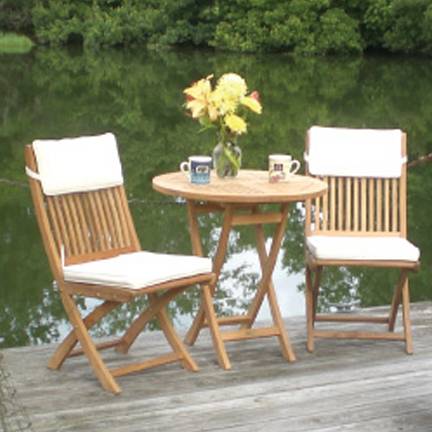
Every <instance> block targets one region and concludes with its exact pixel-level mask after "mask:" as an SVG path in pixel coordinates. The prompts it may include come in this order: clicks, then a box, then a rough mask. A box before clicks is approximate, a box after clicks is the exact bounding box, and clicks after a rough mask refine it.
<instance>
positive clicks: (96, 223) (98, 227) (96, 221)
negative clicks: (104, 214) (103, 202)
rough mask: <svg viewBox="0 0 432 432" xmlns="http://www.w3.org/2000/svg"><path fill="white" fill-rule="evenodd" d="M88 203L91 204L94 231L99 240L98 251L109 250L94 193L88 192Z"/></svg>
mask: <svg viewBox="0 0 432 432" xmlns="http://www.w3.org/2000/svg"><path fill="white" fill-rule="evenodd" d="M88 202H89V204H90V214H91V217H92V225H93V230H94V235H95V238H96V240H97V250H106V249H108V244H107V242H106V238H105V236H104V231H103V229H102V224H101V219H100V217H99V211H98V206H97V204H96V199H95V196H94V194H93V193H92V192H88Z"/></svg>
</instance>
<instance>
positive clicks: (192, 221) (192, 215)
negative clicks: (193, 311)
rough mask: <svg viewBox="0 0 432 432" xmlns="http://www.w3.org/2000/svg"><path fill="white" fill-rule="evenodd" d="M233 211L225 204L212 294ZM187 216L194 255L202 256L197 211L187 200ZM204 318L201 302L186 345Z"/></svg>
mask: <svg viewBox="0 0 432 432" xmlns="http://www.w3.org/2000/svg"><path fill="white" fill-rule="evenodd" d="M233 212H234V209H233V207H232V206H227V207H226V208H225V211H224V217H223V225H222V231H221V234H220V237H219V242H218V247H217V250H216V255H215V257H214V259H213V272H214V273H215V274H216V281H215V283H214V284H213V286H212V290H211V293H210V294H211V295H212V296H213V295H214V291H215V287H216V283H217V280H218V279H219V275H220V272H221V269H222V266H223V264H224V261H225V254H226V250H227V246H228V239H229V233H230V231H231V226H232V218H233ZM188 217H189V228H190V234H191V240H192V249H193V252H194V254H196V255H200V256H202V246H201V239H200V234H199V227H198V221H197V213H196V209H195V204H194V203H193V202H192V201H188ZM204 318H205V309H204V305H203V304H201V305H200V308H199V310H198V313H197V315H196V317H195V319H194V321H193V323H192V326H191V327H190V329H189V331H188V332H187V334H186V337H185V342H186V343H187V344H188V345H193V344H194V343H195V341H196V339H197V337H198V334H199V332H200V330H201V328H202V327H203V324H204ZM209 324H210V323H209ZM212 327H213V331H215V329H214V326H211V327H210V329H211V330H212Z"/></svg>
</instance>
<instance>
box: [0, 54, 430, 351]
mask: <svg viewBox="0 0 432 432" xmlns="http://www.w3.org/2000/svg"><path fill="white" fill-rule="evenodd" d="M231 71H232V72H237V73H239V74H241V75H242V76H243V77H245V79H246V80H247V82H248V84H249V87H250V90H254V89H257V90H259V91H260V93H261V97H262V103H263V106H264V111H263V114H262V115H261V116H254V117H253V118H251V119H250V128H249V133H248V134H247V135H246V136H244V137H243V138H242V139H241V141H240V144H241V147H242V149H243V166H244V167H246V168H260V169H265V168H266V163H267V156H268V154H270V153H291V154H293V155H294V157H296V158H297V159H300V160H302V154H303V147H304V136H305V132H306V130H307V129H308V128H309V127H310V126H311V125H314V124H319V125H323V126H346V127H371V128H375V127H376V128H387V127H388V128H401V129H403V130H405V131H406V132H407V134H408V151H409V160H413V159H416V158H417V157H419V156H420V155H423V154H428V153H431V152H432V134H431V131H432V61H431V60H427V59H415V58H389V57H387V58H381V57H370V58H367V57H366V58H361V57H360V58H353V59H352V58H348V59H320V58H312V59H292V58H291V57H289V56H285V55H280V54H278V55H234V54H214V53H213V52H210V51H163V52H158V53H148V52H146V51H133V52H132V51H129V52H124V51H106V52H102V53H99V54H97V55H96V54H93V53H83V52H68V51H54V50H42V49H40V50H36V51H33V52H32V53H31V54H29V55H20V56H15V55H0V226H1V231H0V347H9V346H19V345H29V344H37V343H44V342H49V341H54V340H57V339H58V338H59V337H60V336H61V335H63V334H64V332H65V331H67V330H68V328H69V327H68V325H67V322H66V320H65V314H64V312H63V308H62V305H61V302H60V300H59V297H58V295H57V293H56V292H55V291H54V290H53V289H52V286H51V275H50V272H49V269H48V265H47V261H46V258H45V254H44V252H43V249H42V245H41V241H40V235H39V232H38V230H37V226H36V223H35V218H34V213H33V207H32V203H31V200H30V194H29V190H28V188H27V183H26V178H25V176H24V162H23V146H24V144H26V143H29V142H31V141H32V140H34V139H36V138H60V137H66V136H79V135H86V134H98V133H103V132H106V131H111V132H113V133H115V135H116V136H117V138H118V142H119V147H120V153H121V158H122V162H123V168H124V173H125V178H126V187H127V191H128V197H129V200H130V203H131V208H132V212H133V216H134V220H135V223H136V227H137V230H138V234H139V237H140V239H141V242H142V246H143V248H145V249H148V250H153V251H161V252H162V251H163V252H173V253H189V252H190V250H191V247H190V242H189V235H188V231H187V228H186V227H187V221H186V209H185V207H184V205H183V203H181V202H179V201H178V200H177V201H176V200H173V199H170V198H168V197H165V196H162V195H160V194H157V193H156V192H154V191H152V188H151V180H152V177H153V176H155V175H157V174H160V173H163V172H168V171H173V170H177V169H178V164H179V162H180V161H183V160H185V159H186V158H187V156H188V155H191V154H197V153H198V154H210V153H211V150H212V148H213V147H214V145H215V144H216V142H215V136H214V134H213V133H211V132H206V133H198V124H197V123H196V122H194V121H192V120H191V119H190V118H188V117H187V116H186V115H185V112H184V109H183V107H182V104H183V102H184V100H183V95H182V90H183V89H184V88H185V87H186V86H188V85H189V84H190V83H191V82H192V81H194V80H197V79H199V78H201V77H203V76H207V75H209V74H211V73H214V74H215V75H216V76H219V75H221V74H223V73H225V72H231ZM83 157H85V155H83ZM431 191H432V165H428V164H423V165H419V166H416V167H414V168H412V169H410V170H409V181H408V219H409V238H410V240H411V241H413V242H414V243H415V244H416V245H418V246H419V247H420V249H421V252H422V267H421V270H420V271H419V272H418V273H416V274H414V275H412V277H411V297H412V301H421V300H426V299H429V300H431V299H432V290H431V280H432V271H431V268H432V267H431V264H432V240H431V233H432V219H431V217H430V215H431V213H432V200H431V198H430V196H431ZM200 223H201V228H202V236H203V239H204V246H205V250H206V251H207V253H209V254H210V255H211V254H212V253H213V252H214V250H215V247H216V239H217V234H218V230H219V226H220V219H219V217H216V216H214V217H211V218H208V217H207V218H205V217H204V218H202V219H201V221H200ZM267 234H268V235H269V236H270V235H271V230H269V231H267ZM303 268H304V263H303V209H302V207H301V206H297V207H296V208H294V209H293V211H292V212H291V215H290V219H289V228H288V230H287V234H286V237H285V240H284V243H283V247H282V250H281V253H280V257H279V260H278V263H277V268H276V272H275V275H274V282H275V285H276V289H277V293H278V298H279V301H280V304H281V309H282V313H283V315H284V316H289V315H297V314H303V313H304V301H303V289H304V282H303ZM258 271H259V267H258V261H257V258H256V255H255V253H254V233H253V231H252V229H248V228H242V229H240V230H239V231H238V232H237V231H236V232H235V233H233V234H232V236H231V238H230V248H229V252H228V260H227V264H226V266H225V267H224V269H223V274H222V282H221V290H220V295H219V296H218V303H217V304H218V308H219V310H220V311H221V312H222V313H232V312H234V311H238V310H242V309H244V308H245V307H246V305H247V299H248V298H250V297H251V295H253V292H254V289H255V282H256V281H257V279H258V276H259V273H258ZM396 276H397V274H396V273H395V272H394V271H382V270H374V271H371V270H368V271H366V270H364V269H360V268H357V269H342V270H341V271H339V270H332V271H329V272H328V273H326V274H325V277H324V280H323V293H324V295H323V296H322V303H321V304H320V307H321V308H328V307H329V304H331V303H334V302H336V303H337V302H341V301H344V299H347V298H348V299H349V300H358V301H360V302H361V305H362V306H370V305H379V304H388V303H389V302H390V301H391V292H392V284H393V283H394V282H395V280H396ZM94 304H95V303H94V302H87V303H85V302H83V301H82V302H81V308H82V309H87V310H89V309H91V308H92V307H94ZM198 304H199V293H198V291H197V290H195V289H192V290H189V292H188V293H187V294H185V295H183V296H182V297H179V298H178V299H177V301H176V302H174V303H173V304H172V305H171V307H170V312H171V314H172V316H173V318H174V320H175V321H176V323H177V324H178V325H179V326H181V327H183V328H185V327H187V325H188V323H190V321H191V317H192V316H193V313H194V311H196V309H197V307H198ZM141 307H142V303H139V302H138V303H136V304H134V305H133V306H131V307H128V308H121V309H119V310H118V311H116V313H115V314H113V315H112V316H110V317H109V318H108V319H107V321H106V322H105V323H104V324H103V325H102V326H100V327H98V328H97V329H96V330H95V333H96V334H98V335H106V334H114V333H118V332H120V331H121V330H122V329H123V328H124V327H125V325H127V323H128V322H130V320H131V319H132V317H133V315H134V314H135V313H137V311H139V309H140V308H141ZM266 316H268V312H267V311H266V310H265V308H264V310H263V312H262V313H261V315H260V317H261V318H266Z"/></svg>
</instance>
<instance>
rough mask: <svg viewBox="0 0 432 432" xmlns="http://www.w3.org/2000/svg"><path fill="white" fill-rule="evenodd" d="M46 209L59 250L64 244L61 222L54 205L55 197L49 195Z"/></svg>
mask: <svg viewBox="0 0 432 432" xmlns="http://www.w3.org/2000/svg"><path fill="white" fill-rule="evenodd" d="M46 210H47V216H48V220H49V223H50V225H51V227H52V228H51V229H52V232H53V237H54V241H55V244H56V247H57V251H58V252H59V251H60V248H61V245H62V244H64V240H63V235H62V232H61V229H60V223H59V221H58V218H57V212H56V209H55V205H54V197H49V198H48V199H47V203H46Z"/></svg>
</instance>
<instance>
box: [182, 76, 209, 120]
mask: <svg viewBox="0 0 432 432" xmlns="http://www.w3.org/2000/svg"><path fill="white" fill-rule="evenodd" d="M212 77H213V75H209V76H208V77H207V78H203V79H200V80H199V81H197V82H196V83H194V84H193V85H192V86H191V87H188V88H187V89H185V90H183V93H184V94H185V95H186V108H187V109H188V110H190V112H191V114H192V117H193V118H199V117H202V116H203V115H208V116H209V118H210V119H211V120H212V121H214V120H216V118H217V113H215V110H214V108H211V107H210V108H209V104H210V95H211V93H212V88H211V83H210V79H211V78H212Z"/></svg>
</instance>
